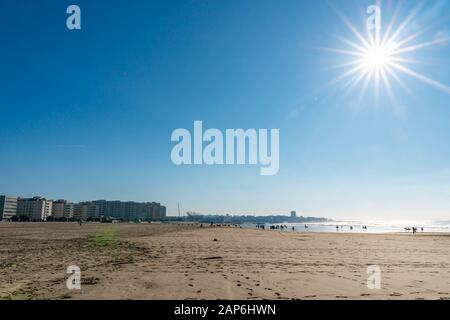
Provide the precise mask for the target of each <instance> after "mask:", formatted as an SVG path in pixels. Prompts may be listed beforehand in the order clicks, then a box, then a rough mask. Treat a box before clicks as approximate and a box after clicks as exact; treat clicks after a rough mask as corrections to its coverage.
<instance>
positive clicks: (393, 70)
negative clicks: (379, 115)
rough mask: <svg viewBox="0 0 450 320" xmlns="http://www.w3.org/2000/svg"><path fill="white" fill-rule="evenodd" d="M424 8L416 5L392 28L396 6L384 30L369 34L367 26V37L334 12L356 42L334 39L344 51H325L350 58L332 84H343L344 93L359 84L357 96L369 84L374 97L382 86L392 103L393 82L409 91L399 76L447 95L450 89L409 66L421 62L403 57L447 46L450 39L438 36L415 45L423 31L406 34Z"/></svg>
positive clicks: (340, 49) (393, 100)
mask: <svg viewBox="0 0 450 320" xmlns="http://www.w3.org/2000/svg"><path fill="white" fill-rule="evenodd" d="M378 5H379V6H380V2H378ZM423 5H424V3H421V4H419V5H418V6H416V8H415V9H414V10H413V11H412V12H411V13H410V14H409V15H408V16H407V17H406V18H405V20H403V21H402V22H400V23H399V24H398V26H397V27H395V20H396V16H397V15H398V11H399V10H398V9H399V7H398V8H397V10H396V12H395V14H394V18H393V19H392V21H391V22H390V23H389V25H388V27H387V28H386V29H385V30H383V29H382V28H381V27H380V28H377V29H376V30H373V31H372V30H369V29H368V27H367V26H366V28H365V33H366V34H367V35H366V36H364V35H363V34H362V33H361V32H359V31H358V30H357V28H356V27H355V26H354V25H353V24H352V23H351V22H350V21H349V20H348V19H347V18H346V17H345V16H344V15H343V14H342V13H340V12H339V11H338V10H336V11H337V13H338V14H339V15H340V17H341V19H342V20H343V21H344V23H345V24H346V26H347V27H348V28H349V29H350V30H351V32H352V33H353V35H354V36H355V39H354V40H349V39H346V38H342V37H339V36H337V38H338V39H339V40H340V41H341V42H343V43H344V44H345V45H346V46H347V48H339V49H336V48H324V49H326V50H329V51H332V52H335V53H338V54H341V55H346V56H350V57H352V59H351V60H350V61H349V62H348V63H346V64H344V65H341V67H346V68H347V70H346V71H344V72H343V73H342V74H340V75H339V76H338V77H337V78H335V79H334V80H333V81H332V83H334V82H338V81H344V88H345V90H346V92H347V93H348V92H349V91H351V90H352V89H354V88H355V87H356V86H358V85H360V86H362V89H361V92H360V96H362V95H363V94H364V93H365V91H366V90H367V87H368V86H369V84H370V83H373V84H374V87H375V89H376V92H377V95H378V91H379V90H380V86H381V85H383V86H384V89H385V90H386V93H387V94H388V96H389V98H391V101H392V102H394V103H395V100H396V99H395V97H394V94H393V91H392V85H391V82H392V81H395V82H396V83H397V84H398V85H400V86H401V87H402V88H403V89H405V90H407V91H410V90H409V88H408V87H407V86H406V84H405V83H404V81H403V80H402V77H401V76H400V75H403V76H409V77H412V78H415V79H417V80H419V81H422V82H424V83H426V84H428V85H431V86H433V87H435V88H437V89H439V90H442V91H444V92H446V93H449V94H450V87H449V86H447V85H445V84H443V83H440V82H438V81H437V80H434V79H432V78H429V77H427V76H425V75H423V74H420V73H418V72H416V71H414V70H413V69H411V68H410V67H409V65H410V64H417V63H421V61H418V60H412V59H409V58H408V57H407V55H406V54H407V53H412V52H415V51H418V50H420V49H423V48H427V47H431V46H435V45H438V44H442V43H446V42H448V41H449V40H450V37H440V38H438V39H434V40H431V41H427V42H422V43H414V42H415V41H417V39H418V37H419V35H421V34H422V33H424V31H425V30H421V31H419V32H416V33H412V34H408V32H407V27H408V25H409V24H410V23H411V21H413V19H414V18H415V17H416V15H417V14H418V12H419V11H420V10H421V8H422V6H423ZM380 26H381V24H380ZM382 31H383V32H382ZM382 33H383V34H382ZM401 36H403V37H401Z"/></svg>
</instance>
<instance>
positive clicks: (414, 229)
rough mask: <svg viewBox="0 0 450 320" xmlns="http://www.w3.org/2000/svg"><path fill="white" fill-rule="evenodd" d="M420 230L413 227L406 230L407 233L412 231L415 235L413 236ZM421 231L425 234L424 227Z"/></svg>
mask: <svg viewBox="0 0 450 320" xmlns="http://www.w3.org/2000/svg"><path fill="white" fill-rule="evenodd" d="M418 229H419V228H416V227H412V228H410V227H406V228H405V231H407V232H409V231H411V230H412V233H413V234H416V233H417V230H418ZM420 231H422V232H423V227H421V228H420Z"/></svg>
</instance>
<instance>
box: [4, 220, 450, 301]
mask: <svg viewBox="0 0 450 320" xmlns="http://www.w3.org/2000/svg"><path fill="white" fill-rule="evenodd" d="M214 239H216V240H217V241H214ZM69 265H77V266H79V267H80V268H81V273H82V289H81V291H76V290H75V291H71V290H68V289H67V287H66V280H67V276H68V275H67V274H66V268H67V266H69ZM368 265H378V266H379V267H380V268H381V270H382V278H381V289H380V290H369V289H368V288H367V277H368V275H367V274H366V271H367V266H368ZM0 299H450V235H431V234H417V235H415V236H413V235H412V234H408V235H407V234H382V235H377V234H344V233H338V232H337V233H335V234H334V233H328V234H327V233H322V234H319V233H292V232H278V231H268V230H266V231H262V230H253V229H239V228H226V227H221V228H218V227H216V228H210V227H205V228H200V227H199V226H194V225H192V226H187V225H183V226H181V225H171V224H84V225H83V226H79V225H77V224H76V223H37V224H32V223H15V224H10V223H0Z"/></svg>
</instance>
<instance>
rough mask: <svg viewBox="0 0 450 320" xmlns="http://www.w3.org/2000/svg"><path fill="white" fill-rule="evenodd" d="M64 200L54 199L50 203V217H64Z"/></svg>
mask: <svg viewBox="0 0 450 320" xmlns="http://www.w3.org/2000/svg"><path fill="white" fill-rule="evenodd" d="M66 203H67V201H66V200H56V201H53V204H52V217H54V218H63V217H64V206H65V205H66Z"/></svg>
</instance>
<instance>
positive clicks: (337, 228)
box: [336, 226, 367, 231]
mask: <svg viewBox="0 0 450 320" xmlns="http://www.w3.org/2000/svg"><path fill="white" fill-rule="evenodd" d="M340 229H341V231H344V226H340ZM362 229H363V230H364V231H367V226H362ZM336 231H339V226H336ZM350 231H353V226H350Z"/></svg>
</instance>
